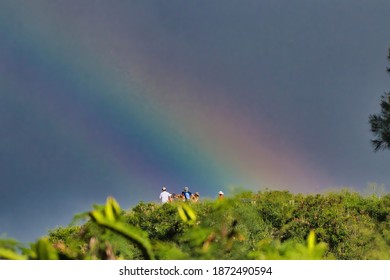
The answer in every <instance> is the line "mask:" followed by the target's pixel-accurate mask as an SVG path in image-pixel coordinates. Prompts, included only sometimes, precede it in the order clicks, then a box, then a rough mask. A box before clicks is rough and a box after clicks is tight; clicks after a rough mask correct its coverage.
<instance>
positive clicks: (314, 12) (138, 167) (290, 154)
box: [0, 0, 390, 241]
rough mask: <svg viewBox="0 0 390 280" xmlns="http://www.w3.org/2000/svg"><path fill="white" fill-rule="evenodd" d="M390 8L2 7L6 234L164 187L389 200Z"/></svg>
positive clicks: (269, 4) (0, 189)
mask: <svg viewBox="0 0 390 280" xmlns="http://www.w3.org/2000/svg"><path fill="white" fill-rule="evenodd" d="M389 15H390V3H389V2H388V1H377V0H375V1H359V0H354V1H349V0H346V1H191V2H190V1H111V2H105V1H78V2H76V1H73V2H71V3H69V1H31V2H29V1H1V3H0V134H1V138H0V234H6V235H7V236H10V237H14V238H17V239H20V240H22V241H33V240H34V239H35V238H37V237H39V236H40V235H43V234H45V233H46V231H47V230H48V229H50V228H53V227H55V226H58V225H66V224H67V223H68V222H70V221H71V218H72V216H73V215H74V214H75V213H78V212H80V211H86V210H89V209H90V208H91V205H92V204H93V203H103V202H104V201H105V199H106V197H107V196H108V195H113V196H114V197H115V198H116V199H117V200H118V201H119V202H120V204H121V205H122V206H123V207H124V208H128V207H130V206H131V205H134V204H135V203H137V202H138V201H140V200H147V201H156V200H157V199H158V194H159V192H160V188H161V186H162V185H166V186H167V187H168V190H169V191H171V192H180V191H181V190H182V188H183V187H184V186H185V185H187V186H190V188H191V189H192V190H193V191H199V192H200V193H201V195H203V196H208V197H214V196H215V194H216V193H217V191H219V190H220V189H222V190H224V191H225V192H227V193H229V191H231V190H232V189H233V188H234V187H235V186H239V187H242V188H246V189H251V190H254V191H257V190H260V189H262V188H264V187H270V188H277V189H288V190H290V191H292V192H319V191H322V190H326V189H329V188H336V189H339V188H342V187H350V188H354V189H356V190H359V191H362V192H364V190H365V189H366V188H367V186H368V185H370V184H371V183H375V184H377V185H379V186H381V185H383V187H384V189H386V190H387V191H389V188H390V187H389V186H390V172H388V166H389V161H390V153H389V151H383V152H378V153H374V152H373V149H372V147H371V146H370V139H371V135H370V132H369V124H368V116H369V115H370V114H372V113H377V112H379V101H380V97H381V95H382V94H383V93H384V92H386V91H389V90H390V77H388V75H387V74H386V71H385V70H386V67H388V66H389V64H388V61H387V60H386V59H387V53H388V48H389V47H390V32H389V28H388V27H389V26H390V17H389Z"/></svg>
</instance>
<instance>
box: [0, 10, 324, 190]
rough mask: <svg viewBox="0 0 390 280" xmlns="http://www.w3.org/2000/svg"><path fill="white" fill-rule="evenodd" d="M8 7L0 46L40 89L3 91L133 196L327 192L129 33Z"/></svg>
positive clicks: (85, 18)
mask: <svg viewBox="0 0 390 280" xmlns="http://www.w3.org/2000/svg"><path fill="white" fill-rule="evenodd" d="M9 5H11V6H10V7H9V8H10V9H13V11H14V13H10V14H7V15H1V16H2V17H1V18H2V19H0V38H2V40H3V41H7V42H10V43H9V44H8V48H9V52H10V53H12V55H14V56H22V57H23V59H24V61H25V62H27V65H26V67H27V70H26V71H31V76H32V77H31V78H32V79H34V80H35V81H37V82H35V83H32V84H33V85H36V88H35V90H34V92H40V87H42V84H45V85H44V87H45V90H42V91H41V95H40V96H31V95H29V92H30V91H31V88H23V85H17V84H13V83H12V81H10V80H7V79H4V81H2V84H3V86H2V87H7V88H8V89H11V90H12V91H13V92H14V93H15V94H16V95H19V98H17V99H16V97H15V100H18V102H20V103H21V105H23V106H29V107H30V110H32V111H33V112H34V113H35V114H40V115H41V116H42V117H44V118H48V119H50V120H52V121H53V122H54V123H55V124H56V125H57V127H58V129H59V130H61V131H62V134H63V135H66V139H67V141H71V142H72V143H75V145H77V147H78V150H79V151H80V152H85V153H87V154H88V155H89V158H90V159H91V160H96V161H99V162H100V163H101V164H102V166H104V168H108V169H112V170H113V172H115V173H116V174H118V178H121V180H119V181H121V183H120V187H119V188H123V189H126V188H129V187H130V188H132V189H133V190H134V193H135V194H137V195H139V196H142V194H143V193H147V194H148V195H150V194H152V193H153V194H155V193H156V192H158V191H159V189H160V186H161V185H165V184H166V185H167V186H168V187H169V186H172V188H175V189H176V190H179V189H180V188H182V187H183V186H184V185H190V186H191V187H193V188H198V189H200V190H201V192H202V191H203V192H204V193H207V195H210V196H212V195H214V194H216V192H217V191H218V190H219V189H220V188H226V189H228V188H231V187H232V186H241V187H243V188H247V189H253V190H257V189H259V188H264V187H269V188H281V189H289V190H292V191H299V192H306V191H313V190H316V189H318V188H321V187H323V186H329V185H330V184H331V182H330V181H331V180H330V178H329V177H328V176H325V174H322V172H321V170H315V169H314V168H313V167H312V166H311V165H310V160H309V158H310V155H307V154H305V151H301V150H298V149H295V148H294V147H293V146H289V144H288V143H286V144H284V145H283V146H280V145H277V144H276V143H274V142H275V141H273V139H275V137H282V136H281V135H278V133H277V132H276V131H275V130H273V128H272V125H271V124H269V123H267V120H260V121H259V120H255V119H252V118H251V116H247V115H245V110H243V108H239V107H237V106H236V104H235V102H234V100H235V98H239V96H236V97H234V98H231V100H221V99H220V98H219V97H221V96H223V95H224V92H223V89H221V88H220V87H218V86H216V85H210V84H204V83H202V81H201V80H199V79H196V78H194V77H189V76H188V75H186V74H185V73H182V72H181V71H180V69H178V68H177V66H175V65H174V64H168V65H167V64H166V63H165V64H164V62H166V60H164V59H160V58H159V54H151V53H150V52H149V51H148V49H143V48H142V45H141V44H139V43H138V41H137V36H138V35H137V34H130V35H128V36H126V34H125V31H124V30H120V29H119V30H117V29H110V28H113V26H114V24H111V23H107V22H105V21H103V20H102V21H99V20H97V19H96V18H94V16H96V15H94V14H93V13H91V14H89V13H83V12H80V13H79V14H77V15H73V17H72V18H70V19H68V18H67V14H66V11H65V12H64V11H60V10H59V9H57V8H56V7H55V6H54V5H48V6H46V7H45V8H44V9H43V7H42V6H40V5H36V4H34V3H24V7H22V8H21V7H19V8H17V7H16V6H17V5H16V4H9ZM12 5H15V7H13V6H12ZM0 13H1V12H0ZM18 18H19V19H20V18H23V22H24V23H26V22H28V24H24V25H23V26H20V25H18ZM37 19H39V20H37ZM145 32H146V31H145ZM32 69H34V70H32ZM30 86H31V85H30ZM20 97H22V98H20ZM217 97H218V98H217Z"/></svg>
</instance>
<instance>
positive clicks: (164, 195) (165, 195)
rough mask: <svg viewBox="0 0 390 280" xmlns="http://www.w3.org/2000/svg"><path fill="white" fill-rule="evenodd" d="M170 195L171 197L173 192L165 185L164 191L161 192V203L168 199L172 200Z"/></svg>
mask: <svg viewBox="0 0 390 280" xmlns="http://www.w3.org/2000/svg"><path fill="white" fill-rule="evenodd" d="M170 197H171V194H170V193H169V192H167V188H166V187H163V188H162V192H161V193H160V200H161V203H167V202H168V201H170Z"/></svg>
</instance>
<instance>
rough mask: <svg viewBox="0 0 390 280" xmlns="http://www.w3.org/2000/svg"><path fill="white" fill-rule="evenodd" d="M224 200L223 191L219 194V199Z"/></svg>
mask: <svg viewBox="0 0 390 280" xmlns="http://www.w3.org/2000/svg"><path fill="white" fill-rule="evenodd" d="M223 198H224V193H223V191H219V192H218V199H220V200H222V199H223Z"/></svg>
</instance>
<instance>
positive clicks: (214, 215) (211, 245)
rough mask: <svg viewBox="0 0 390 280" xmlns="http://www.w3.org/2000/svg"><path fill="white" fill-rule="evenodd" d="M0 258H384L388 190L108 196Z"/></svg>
mask: <svg viewBox="0 0 390 280" xmlns="http://www.w3.org/2000/svg"><path fill="white" fill-rule="evenodd" d="M80 218H82V219H83V222H82V223H80V222H79V224H78V225H77V224H72V225H69V226H68V227H59V228H55V229H53V230H50V231H49V232H48V235H47V236H46V237H44V238H42V239H40V240H38V241H37V242H36V243H32V244H30V245H29V247H28V248H26V247H24V246H22V245H21V244H19V243H18V242H17V241H15V240H0V259H160V260H161V259H185V260H189V259H218V260H224V259H294V260H297V259H341V260H342V259H348V260H351V259H358V260H365V259H390V194H386V195H381V196H379V195H376V194H374V195H370V196H362V195H360V194H359V193H355V192H351V191H347V190H343V191H339V192H331V193H326V194H310V195H303V194H292V193H290V192H288V191H270V190H266V191H262V192H258V193H252V192H243V193H240V194H237V195H235V196H233V197H230V198H225V199H224V200H217V201H211V200H210V201H203V202H198V203H191V202H189V203H185V202H173V203H166V204H163V205H161V204H156V203H146V202H140V203H138V204H137V205H136V206H135V207H133V208H132V209H130V210H128V211H124V210H122V209H121V208H120V206H119V205H118V203H117V202H116V201H115V200H114V199H113V198H108V199H107V203H106V204H105V205H100V206H94V207H93V210H91V211H90V212H87V213H84V214H83V215H79V216H78V219H80Z"/></svg>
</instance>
